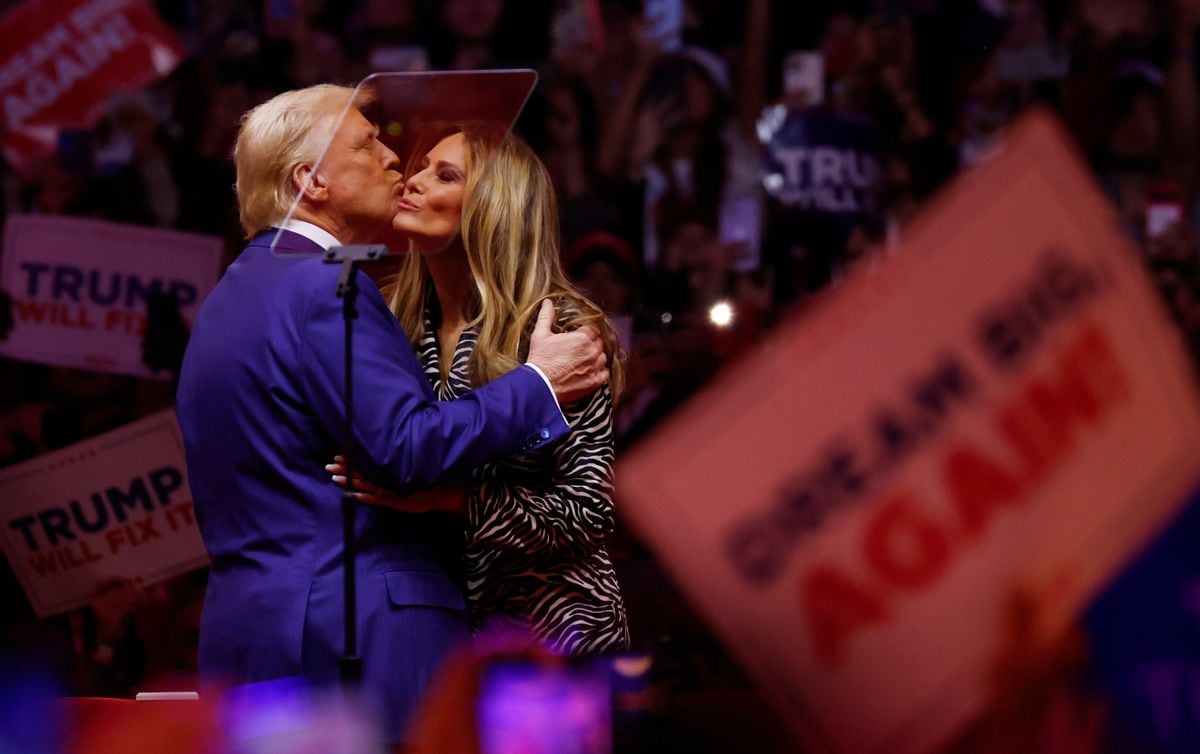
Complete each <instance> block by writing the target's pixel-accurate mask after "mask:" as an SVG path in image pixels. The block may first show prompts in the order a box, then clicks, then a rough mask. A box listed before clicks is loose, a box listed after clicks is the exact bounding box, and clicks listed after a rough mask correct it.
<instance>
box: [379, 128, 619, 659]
mask: <svg viewBox="0 0 1200 754" xmlns="http://www.w3.org/2000/svg"><path fill="white" fill-rule="evenodd" d="M422 142H423V143H422V144H419V145H418V147H417V149H416V150H415V151H414V158H413V160H412V161H411V163H410V165H409V168H408V170H406V171H405V175H406V176H408V178H407V180H406V182H405V190H404V194H403V196H402V197H401V198H400V200H399V211H398V213H397V215H396V218H395V220H394V222H393V226H394V228H395V230H396V231H397V232H399V233H400V234H402V235H403V236H405V237H406V238H407V239H408V240H409V243H410V249H411V251H412V252H413V253H410V254H408V255H406V256H405V257H404V259H403V261H402V262H401V265H400V268H399V270H398V272H397V275H396V277H395V280H394V282H392V283H391V284H390V285H389V286H388V288H387V289H386V291H385V293H386V295H387V299H388V303H389V305H390V306H391V308H392V311H393V312H394V313H395V315H396V317H397V318H398V319H399V321H400V324H401V326H402V327H403V329H404V331H405V332H406V333H407V334H408V336H409V338H410V339H411V340H412V343H413V346H414V349H415V350H416V352H417V356H418V360H419V361H420V362H421V364H422V366H423V367H424V369H425V373H426V375H427V376H428V377H429V380H430V382H432V383H433V386H434V392H435V394H436V395H437V396H438V398H439V399H442V400H450V399H453V398H455V397H457V396H460V395H463V394H464V393H466V392H467V391H469V390H471V389H472V388H474V387H476V386H479V385H483V384H485V383H487V382H488V381H490V380H492V379H495V378H496V377H498V376H499V375H501V374H503V373H504V372H505V371H507V370H509V369H511V368H512V366H513V365H517V364H520V363H522V361H523V358H524V354H525V352H526V351H527V350H528V346H529V338H530V334H531V332H532V331H533V326H534V322H535V320H536V318H537V314H538V311H539V308H540V306H541V303H542V301H543V300H545V299H547V298H548V299H551V300H552V301H553V302H554V304H555V306H556V309H557V311H558V322H557V329H560V330H572V329H576V328H579V327H582V326H584V325H589V324H590V325H592V326H593V327H595V328H596V330H598V331H599V332H600V335H601V339H602V341H603V343H604V350H605V352H606V354H607V356H608V364H609V369H610V372H611V381H610V386H605V387H604V388H602V389H600V390H597V391H595V392H593V393H592V394H590V395H589V396H587V397H585V398H583V399H581V400H579V401H577V402H576V403H574V404H571V405H567V406H563V411H564V415H565V416H566V418H567V421H568V423H569V424H570V426H571V431H570V433H569V434H568V436H567V437H566V438H564V439H563V440H562V441H561V442H558V443H556V444H553V445H550V446H548V447H547V448H546V449H536V450H532V451H530V452H528V453H526V454H525V455H522V456H519V457H517V458H515V459H512V460H507V461H503V462H497V463H491V464H487V465H485V466H482V467H480V468H478V469H476V470H475V471H474V472H473V476H472V484H471V486H470V487H469V488H468V490H467V495H466V517H467V537H466V583H467V594H468V598H469V601H468V604H469V607H470V613H471V617H472V623H473V625H474V627H475V628H477V629H479V628H483V627H486V626H488V625H489V624H492V623H509V622H516V623H519V624H522V625H524V626H527V627H528V628H529V629H530V630H531V631H532V633H533V634H534V636H536V637H537V638H538V639H540V640H542V641H543V642H545V643H546V644H548V645H549V646H550V647H551V648H553V649H554V650H556V651H559V652H563V653H568V654H594V653H601V652H612V651H619V650H622V649H625V648H626V647H627V646H628V644H629V631H628V627H627V624H626V617H625V607H624V603H623V601H622V598H621V593H620V589H619V586H618V584H617V580H616V575H615V573H614V572H613V568H612V562H611V560H610V558H609V555H608V549H607V541H608V538H609V536H610V535H611V533H612V530H613V526H614V511H613V502H612V463H613V398H614V395H617V394H618V393H619V391H620V388H621V384H622V374H621V363H620V361H619V360H618V358H617V351H618V346H617V338H616V334H615V332H614V330H613V328H612V326H611V325H610V324H609V322H608V321H607V319H605V317H604V314H603V312H602V311H601V310H600V309H599V308H598V307H597V306H596V305H595V304H593V303H592V302H591V301H589V300H588V299H587V298H585V297H584V296H583V295H582V294H581V293H580V292H579V291H578V290H576V288H575V287H574V286H573V285H571V283H570V282H569V281H568V280H567V278H566V275H565V274H564V272H563V270H562V265H561V263H560V261H559V235H558V208H557V203H556V200H555V192H554V187H553V185H552V184H551V182H550V177H549V175H548V173H547V172H546V169H545V167H544V166H543V165H542V163H541V161H540V160H539V159H538V158H537V156H536V155H534V153H533V152H532V150H530V148H529V147H528V146H527V145H526V144H524V143H523V142H522V141H520V140H519V139H517V138H515V137H511V136H503V135H502V134H500V133H498V132H496V131H494V130H491V129H489V128H487V127H485V126H482V125H476V124H472V123H463V124H455V125H447V126H444V127H435V128H433V129H431V130H430V131H429V132H428V133H427V134H426V135H425V137H424V138H423V139H422Z"/></svg>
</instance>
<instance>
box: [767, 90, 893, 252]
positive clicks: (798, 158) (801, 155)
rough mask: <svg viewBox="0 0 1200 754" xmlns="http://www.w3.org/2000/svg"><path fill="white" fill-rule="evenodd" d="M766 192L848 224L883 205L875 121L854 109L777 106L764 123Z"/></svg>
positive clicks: (788, 205)
mask: <svg viewBox="0 0 1200 754" xmlns="http://www.w3.org/2000/svg"><path fill="white" fill-rule="evenodd" d="M759 136H760V138H761V139H762V141H763V143H764V144H765V145H766V167H767V172H766V177H765V178H764V179H763V185H764V187H765V188H766V191H767V193H768V194H769V195H770V196H772V197H773V198H774V199H775V201H776V202H777V204H778V205H780V206H781V207H783V208H787V209H790V210H795V211H798V212H801V213H815V214H818V215H826V216H833V217H837V218H839V219H840V220H841V221H842V222H843V224H844V225H845V226H846V227H847V228H849V227H852V226H854V225H858V224H863V223H866V222H868V221H870V220H871V219H872V218H874V217H875V216H876V215H877V214H878V212H879V206H880V196H879V195H880V146H879V138H878V134H877V132H876V129H875V127H874V125H873V123H872V122H871V121H870V120H869V119H867V118H865V117H862V116H858V115H855V114H853V113H844V112H836V111H832V110H824V109H815V108H805V109H798V110H784V109H782V108H777V109H772V110H769V111H767V112H766V113H764V115H763V118H762V119H761V121H760V123H759Z"/></svg>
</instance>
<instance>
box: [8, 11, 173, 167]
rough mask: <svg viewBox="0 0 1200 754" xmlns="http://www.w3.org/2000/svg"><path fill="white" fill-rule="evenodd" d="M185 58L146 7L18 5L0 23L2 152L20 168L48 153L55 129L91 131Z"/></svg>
mask: <svg viewBox="0 0 1200 754" xmlns="http://www.w3.org/2000/svg"><path fill="white" fill-rule="evenodd" d="M182 57H183V48H182V46H181V45H180V43H179V39H178V37H177V36H176V34H175V33H174V32H173V31H171V29H170V28H168V27H167V26H166V25H165V24H163V22H162V20H161V19H159V18H158V16H157V15H156V14H155V12H154V8H153V7H152V6H151V5H150V3H149V2H147V0H23V1H22V2H21V3H19V4H17V6H16V7H15V8H13V9H12V10H11V11H9V12H8V13H6V14H5V15H4V16H3V17H0V135H2V140H0V152H2V153H3V155H4V158H5V159H7V160H8V161H9V162H11V163H13V164H14V165H18V166H21V165H25V164H28V163H29V162H31V161H32V160H34V159H35V158H37V157H38V156H39V155H44V154H49V153H51V152H53V151H54V147H55V144H56V142H57V138H58V131H59V129H61V128H86V127H88V126H91V125H92V124H93V123H95V122H96V120H97V118H98V117H99V115H100V113H101V106H102V105H103V104H104V101H105V100H106V99H108V97H109V96H110V95H112V94H114V93H116V92H118V91H121V90H136V89H140V88H142V87H143V86H146V85H147V84H149V83H150V82H152V81H154V80H155V79H157V78H159V77H161V76H165V75H166V74H167V73H169V72H170V71H171V69H172V68H174V67H175V66H176V65H177V64H178V63H179V61H180V60H181V59H182Z"/></svg>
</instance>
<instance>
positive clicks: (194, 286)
mask: <svg viewBox="0 0 1200 754" xmlns="http://www.w3.org/2000/svg"><path fill="white" fill-rule="evenodd" d="M221 254H222V243H221V239H219V238H217V237H215V236H202V235H197V234H194V233H181V232H179V231H173V230H161V229H154V228H138V227H133V226H129V225H120V224H117V223H109V222H102V221H99V220H82V219H76V218H67V217H46V216H40V215H39V216H15V217H10V218H9V219H8V224H7V227H6V228H5V233H4V256H3V259H2V260H0V288H3V289H4V290H6V291H8V293H9V295H10V296H12V300H13V329H12V332H11V333H10V334H9V336H8V339H7V340H4V341H0V354H2V355H4V356H8V357H9V358H13V359H21V360H24V361H37V362H41V363H44V364H56V365H59V366H68V367H78V368H81V369H92V370H97V371H102V372H119V373H121V374H131V375H134V376H138V377H154V376H160V377H164V378H165V377H168V376H169V375H167V374H166V373H161V374H158V375H155V373H154V372H151V371H150V368H149V367H147V366H146V365H145V364H144V363H142V352H141V342H142V336H143V335H144V334H145V331H146V311H147V308H146V297H147V295H148V294H149V293H150V292H151V291H162V292H168V293H174V294H176V295H177V296H178V297H179V304H180V311H181V313H182V314H183V317H184V319H186V320H188V321H191V320H192V319H193V318H194V317H195V314H196V310H197V309H198V308H199V306H200V302H201V301H203V299H204V297H205V296H207V295H208V293H209V291H211V290H212V289H213V287H214V286H215V285H216V284H217V277H218V276H219V275H220V271H221Z"/></svg>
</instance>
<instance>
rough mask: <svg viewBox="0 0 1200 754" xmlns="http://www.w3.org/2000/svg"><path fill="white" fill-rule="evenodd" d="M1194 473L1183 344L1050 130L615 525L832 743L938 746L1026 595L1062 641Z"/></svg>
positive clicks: (765, 364) (812, 730)
mask: <svg viewBox="0 0 1200 754" xmlns="http://www.w3.org/2000/svg"><path fill="white" fill-rule="evenodd" d="M1197 478H1200V403H1198V400H1197V396H1196V392H1195V387H1194V383H1193V379H1192V376H1191V373H1190V369H1189V367H1188V364H1187V360H1186V359H1185V357H1184V354H1183V350H1182V341H1181V338H1180V337H1179V336H1178V335H1177V333H1176V332H1175V330H1174V329H1173V327H1172V326H1171V325H1170V324H1169V321H1168V319H1167V317H1166V315H1165V312H1164V311H1163V310H1162V308H1161V306H1160V303H1159V301H1158V299H1157V295H1156V294H1155V292H1154V291H1153V290H1152V288H1151V287H1150V285H1149V284H1148V282H1147V281H1146V279H1145V276H1144V275H1143V273H1142V271H1141V268H1140V266H1139V263H1138V260H1137V259H1136V258H1135V255H1134V254H1133V253H1132V251H1131V249H1130V248H1129V247H1128V245H1127V243H1126V241H1125V239H1124V237H1123V236H1122V234H1121V232H1120V230H1119V227H1118V222H1117V219H1116V217H1115V215H1114V213H1113V212H1112V211H1111V208H1110V207H1109V206H1108V205H1107V203H1106V202H1105V200H1104V198H1103V197H1102V195H1101V193H1100V191H1099V190H1098V189H1097V187H1096V186H1095V185H1094V182H1093V180H1092V179H1091V178H1090V177H1089V175H1088V174H1087V172H1086V169H1085V167H1084V165H1083V164H1082V162H1081V161H1080V160H1079V158H1078V157H1077V156H1076V155H1075V154H1074V152H1073V151H1072V150H1071V148H1070V147H1069V146H1068V141H1067V137H1066V136H1065V135H1064V133H1063V132H1062V131H1061V129H1060V127H1059V126H1058V125H1057V124H1056V122H1054V121H1053V119H1052V118H1051V116H1049V115H1046V114H1042V113H1037V112H1035V113H1034V114H1032V115H1029V116H1026V118H1024V119H1023V120H1022V121H1020V122H1019V123H1018V124H1017V125H1016V126H1014V128H1013V129H1012V131H1011V134H1010V137H1009V139H1008V140H1007V141H1006V142H1005V145H1004V147H1003V149H1002V150H1001V151H1000V153H999V155H998V156H997V157H996V158H994V159H992V160H990V161H988V162H986V163H984V164H983V165H981V166H979V167H978V168H976V169H974V170H972V171H971V172H968V173H966V174H965V175H964V176H962V177H961V178H959V179H958V180H957V181H956V182H955V184H954V185H953V187H952V188H951V189H950V190H949V191H947V192H944V193H943V194H942V195H940V196H939V197H938V199H937V200H936V201H935V202H934V203H933V204H932V205H931V206H930V207H929V208H928V209H927V211H926V212H925V213H924V214H923V215H922V216H921V217H920V218H919V219H918V220H917V221H916V222H915V223H914V225H913V226H912V227H911V228H909V229H908V230H906V232H905V237H904V239H903V243H902V245H901V247H900V248H899V249H898V251H897V252H896V253H895V254H892V255H890V256H889V257H887V258H886V259H884V260H882V261H881V262H880V263H879V265H878V266H877V267H876V268H875V269H874V270H872V271H871V272H868V273H862V274H860V275H858V276H856V277H852V278H850V279H848V280H847V281H846V283H845V284H844V285H843V286H841V287H839V288H838V289H837V290H835V291H832V292H831V293H830V294H829V298H828V299H827V300H826V301H825V303H824V305H823V306H822V307H820V308H818V309H816V310H815V311H813V312H812V313H811V314H809V315H807V316H805V317H802V318H799V319H796V320H792V321H791V322H789V323H786V324H785V325H783V326H781V327H780V328H779V329H778V330H777V331H776V333H775V335H774V337H773V338H772V339H771V341H770V342H769V343H767V344H766V346H765V347H764V348H762V349H761V350H760V351H759V352H757V353H755V354H753V355H751V356H748V357H746V358H745V359H743V360H742V361H741V362H739V363H738V364H737V366H736V367H735V368H733V369H731V370H730V371H729V372H727V373H725V374H724V375H722V376H721V378H720V379H718V380H717V381H716V382H715V383H714V384H713V385H712V387H710V388H709V389H707V390H706V391H705V392H703V393H701V394H700V395H699V396H697V397H696V398H695V399H693V400H692V401H691V402H690V404H689V405H688V406H687V407H686V408H685V409H684V410H682V411H681V412H680V413H679V414H678V415H676V416H675V417H674V418H673V419H672V420H671V421H670V422H669V423H668V424H667V425H666V426H665V427H663V428H662V429H661V430H660V431H659V432H658V434H657V435H655V436H653V437H651V438H650V439H649V440H648V441H647V442H646V443H645V444H644V445H642V446H640V447H639V449H638V451H637V452H636V453H635V454H633V455H632V456H631V457H630V458H629V459H628V460H627V461H626V462H625V463H623V464H622V466H621V468H620V469H619V479H620V482H621V486H620V488H619V489H620V492H621V496H622V508H621V509H622V510H623V511H624V513H626V514H628V516H629V518H630V519H631V520H632V522H633V524H634V525H635V526H636V527H637V528H638V530H639V531H640V532H641V533H642V535H643V536H644V537H645V538H646V540H647V541H648V542H649V543H650V544H651V545H652V546H653V547H654V549H655V550H656V551H657V552H658V553H659V554H660V555H661V556H662V558H663V560H664V561H665V563H666V564H667V566H668V567H669V568H670V569H671V570H672V572H673V573H674V575H675V577H676V579H677V580H678V582H679V583H680V585H681V586H682V587H683V589H684V590H685V591H686V592H687V593H688V594H689V595H690V596H691V597H692V599H693V600H694V601H695V603H696V604H697V605H698V606H699V608H700V609H701V611H702V613H703V614H704V615H705V616H706V618H707V619H708V620H709V621H710V622H711V623H712V625H713V626H714V627H715V628H716V630H717V632H718V634H719V635H720V636H721V637H723V638H724V640H725V641H726V642H727V643H728V645H729V646H730V647H731V648H732V650H733V651H734V652H735V654H736V655H737V656H738V657H739V658H740V660H741V661H742V662H743V663H744V665H745V667H746V668H747V670H748V671H749V672H750V673H751V674H752V675H753V676H754V677H755V678H756V680H757V681H758V682H759V684H760V686H761V687H762V688H763V689H764V691H765V692H766V693H767V695H768V696H769V697H770V698H771V699H773V700H774V702H775V703H776V706H777V707H778V709H779V711H780V713H781V716H782V717H783V718H784V719H786V720H787V721H788V722H789V723H790V724H791V725H792V726H794V728H795V730H796V731H797V732H798V734H799V735H800V737H801V738H802V739H803V740H804V742H805V743H806V744H807V745H808V746H810V747H811V748H812V749H814V750H818V751H830V752H889V753H891V754H904V753H905V752H921V751H929V750H931V749H932V748H934V747H936V746H938V745H940V744H943V743H945V742H946V741H947V740H948V739H949V738H951V737H953V735H954V734H955V733H956V732H957V731H958V730H959V729H960V728H961V726H962V725H964V723H966V722H967V721H969V720H970V719H971V718H972V717H973V716H974V715H976V714H978V713H979V712H980V711H981V710H982V709H983V708H984V706H985V705H986V704H987V703H988V701H989V696H990V694H991V691H992V690H991V689H990V688H989V685H988V679H989V677H990V671H991V669H992V668H993V667H994V666H995V665H996V663H997V662H998V661H999V660H1000V657H1001V654H1000V653H1001V645H1002V638H1003V636H1004V628H1005V627H1006V626H1007V625H1008V622H1007V621H1006V616H1007V615H1010V613H1009V612H1008V611H1009V610H1011V605H1012V599H1013V597H1014V596H1015V595H1017V594H1022V593H1033V594H1037V595H1040V596H1041V598H1042V599H1044V600H1046V602H1047V603H1048V604H1053V605H1055V606H1057V607H1061V608H1062V610H1061V612H1056V613H1055V614H1054V615H1052V616H1049V617H1048V618H1047V619H1046V620H1047V624H1048V625H1049V627H1050V628H1051V629H1055V628H1057V629H1061V628H1062V627H1064V626H1065V625H1066V624H1067V623H1068V622H1069V621H1071V620H1074V616H1075V615H1077V614H1078V613H1079V611H1080V610H1081V609H1082V607H1083V606H1084V605H1085V603H1086V602H1087V600H1089V599H1090V598H1092V597H1093V596H1094V595H1095V594H1096V593H1097V592H1098V590H1099V589H1101V588H1103V586H1104V585H1105V584H1106V583H1107V582H1109V580H1110V579H1111V578H1112V577H1113V575H1114V574H1115V573H1116V572H1118V571H1119V570H1120V569H1121V568H1122V567H1123V565H1124V564H1125V563H1126V562H1128V559H1129V558H1131V557H1132V556H1133V555H1135V554H1136V552H1137V551H1138V550H1139V548H1140V547H1142V546H1144V545H1145V543H1147V542H1148V541H1149V540H1150V539H1151V538H1152V537H1153V536H1154V535H1155V534H1157V533H1158V532H1159V531H1160V530H1161V529H1162V528H1163V527H1164V526H1165V525H1166V524H1167V523H1168V522H1169V520H1170V519H1171V517H1172V516H1173V515H1174V514H1175V513H1176V512H1177V511H1178V510H1179V509H1180V507H1181V506H1182V505H1183V503H1184V502H1185V500H1186V498H1187V494H1188V490H1189V489H1190V487H1191V485H1192V484H1193V483H1194V482H1195V481H1196V479H1197Z"/></svg>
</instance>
